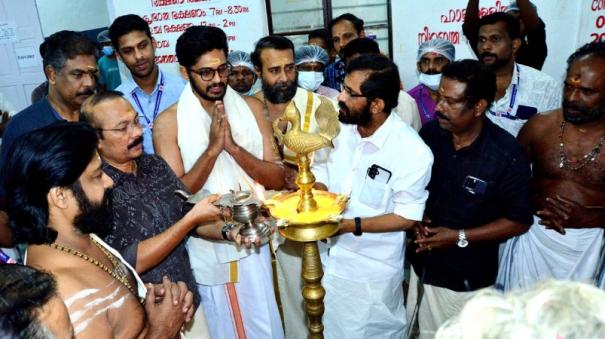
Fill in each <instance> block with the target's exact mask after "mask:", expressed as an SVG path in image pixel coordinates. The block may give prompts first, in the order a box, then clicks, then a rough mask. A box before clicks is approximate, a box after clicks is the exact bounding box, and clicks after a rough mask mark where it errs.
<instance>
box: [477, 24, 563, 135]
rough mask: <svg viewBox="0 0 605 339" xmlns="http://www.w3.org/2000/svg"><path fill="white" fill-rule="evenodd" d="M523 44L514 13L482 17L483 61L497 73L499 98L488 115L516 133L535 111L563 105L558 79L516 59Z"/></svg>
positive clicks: (480, 46)
mask: <svg viewBox="0 0 605 339" xmlns="http://www.w3.org/2000/svg"><path fill="white" fill-rule="evenodd" d="M520 45H521V38H520V35H519V20H518V19H517V18H515V17H514V16H512V15H510V14H507V13H502V12H497V13H493V14H490V15H486V16H484V17H482V18H481V19H480V20H479V40H478V42H477V52H478V57H479V61H481V62H482V63H484V64H486V65H488V66H489V67H490V68H492V70H493V71H494V72H495V73H496V86H497V87H496V88H497V89H496V98H495V100H494V102H493V103H492V105H491V106H490V107H489V108H488V109H487V117H488V118H489V119H490V120H492V121H493V122H494V123H495V124H496V125H498V126H500V127H502V128H504V129H505V130H506V131H507V132H509V133H510V134H512V135H513V136H517V134H518V133H519V130H520V129H521V127H523V124H525V122H526V121H527V119H529V118H530V117H532V116H533V115H534V114H536V113H539V112H545V111H549V110H552V109H555V108H558V107H560V105H561V85H560V84H559V83H558V82H556V81H555V80H554V79H553V78H552V77H551V76H549V75H547V74H546V73H543V72H541V71H538V70H536V69H534V68H531V67H528V66H525V65H521V64H519V63H517V62H515V55H516V54H517V52H518V51H519V46H520Z"/></svg>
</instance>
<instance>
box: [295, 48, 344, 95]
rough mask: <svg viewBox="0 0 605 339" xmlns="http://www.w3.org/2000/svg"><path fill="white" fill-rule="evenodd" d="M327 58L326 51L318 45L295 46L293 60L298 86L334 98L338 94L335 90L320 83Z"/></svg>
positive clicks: (322, 79)
mask: <svg viewBox="0 0 605 339" xmlns="http://www.w3.org/2000/svg"><path fill="white" fill-rule="evenodd" d="M328 60H329V58H328V53H326V51H325V50H324V49H323V48H321V47H319V46H316V45H303V46H301V47H299V48H297V49H296V53H295V57H294V62H295V64H296V70H297V71H298V86H299V87H301V88H304V89H306V90H308V91H311V92H315V93H317V94H320V95H323V96H326V97H328V98H331V99H334V98H336V97H337V96H338V94H339V93H338V91H337V90H335V89H333V88H330V87H326V86H323V85H322V83H323V82H324V69H325V67H326V65H327V64H328Z"/></svg>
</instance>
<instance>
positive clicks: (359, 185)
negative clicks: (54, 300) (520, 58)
mask: <svg viewBox="0 0 605 339" xmlns="http://www.w3.org/2000/svg"><path fill="white" fill-rule="evenodd" d="M399 83H400V80H399V72H398V70H397V66H396V65H395V64H394V63H393V62H392V61H390V60H389V59H388V58H387V57H385V56H382V55H362V56H360V57H358V58H356V59H353V61H351V63H350V64H349V65H348V66H347V76H346V77H345V81H344V84H343V85H344V89H343V91H342V92H341V93H340V96H339V97H338V100H339V102H338V104H339V106H340V112H339V113H340V114H339V120H340V121H341V122H342V125H341V129H340V134H339V135H338V136H337V137H336V138H335V139H334V140H333V143H334V149H331V150H329V156H328V161H327V162H326V163H319V164H315V165H314V166H313V173H314V174H315V176H316V178H317V184H316V186H317V187H316V188H318V189H323V190H329V191H331V192H336V193H343V194H350V200H349V203H348V207H347V209H346V210H345V212H344V219H343V220H342V221H341V222H340V230H339V235H337V236H334V237H332V238H330V239H329V242H328V244H329V248H330V250H329V252H328V253H327V255H326V256H325V258H323V264H324V271H325V275H324V277H323V280H322V284H323V286H324V288H325V290H326V296H325V300H324V304H325V314H324V317H323V323H324V326H325V330H324V332H325V337H326V338H331V339H334V338H358V339H360V338H404V337H406V332H405V329H406V321H405V310H404V307H403V286H402V283H403V262H404V248H405V231H406V230H408V229H411V228H413V227H414V225H415V224H416V222H417V221H419V220H422V213H423V212H424V204H425V201H426V199H427V197H428V192H427V190H426V185H427V184H428V182H429V178H430V174H431V165H432V163H433V156H432V154H431V151H430V150H429V148H428V147H427V146H426V145H425V144H424V143H423V142H422V140H421V139H420V137H419V136H418V134H417V133H416V131H415V130H414V129H412V128H411V127H410V126H409V125H407V124H405V123H404V122H403V121H402V120H401V118H399V116H398V115H396V114H392V113H391V110H392V109H393V108H394V107H396V106H397V97H398V95H399ZM402 146H403V147H405V148H406V154H405V155H406V159H409V160H410V161H403V160H402V157H401V156H402V153H401V150H402ZM407 157H409V158H407ZM412 159H413V161H411V160H412Z"/></svg>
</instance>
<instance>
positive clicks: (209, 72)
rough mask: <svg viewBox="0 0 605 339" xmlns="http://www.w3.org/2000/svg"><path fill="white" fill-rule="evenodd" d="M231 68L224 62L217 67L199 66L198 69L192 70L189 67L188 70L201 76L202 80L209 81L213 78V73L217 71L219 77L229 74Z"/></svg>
mask: <svg viewBox="0 0 605 339" xmlns="http://www.w3.org/2000/svg"><path fill="white" fill-rule="evenodd" d="M231 69H232V67H231V64H229V63H226V64H222V65H220V66H218V68H210V67H204V68H200V69H198V70H194V69H191V68H190V69H189V70H190V71H191V72H193V73H195V74H197V75H199V76H201V77H202V80H204V81H210V80H212V78H214V73H218V76H219V77H221V78H224V77H227V76H229V74H231Z"/></svg>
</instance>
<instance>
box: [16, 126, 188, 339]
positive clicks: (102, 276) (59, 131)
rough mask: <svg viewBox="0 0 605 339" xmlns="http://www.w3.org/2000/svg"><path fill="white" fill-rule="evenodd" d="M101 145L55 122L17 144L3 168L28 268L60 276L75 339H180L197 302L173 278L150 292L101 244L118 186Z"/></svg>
mask: <svg viewBox="0 0 605 339" xmlns="http://www.w3.org/2000/svg"><path fill="white" fill-rule="evenodd" d="M97 144H98V138H97V135H96V132H95V131H94V130H93V129H92V128H91V127H90V126H88V125H86V124H82V123H58V124H53V125H51V126H46V127H43V128H41V129H37V130H35V131H31V132H30V133H27V134H25V135H23V136H21V137H20V138H19V139H18V140H16V141H15V145H14V147H13V152H12V153H11V160H10V162H8V163H7V165H6V168H5V171H6V177H7V183H6V189H7V193H8V194H9V196H10V197H11V199H10V201H9V215H10V218H11V220H10V226H11V228H12V230H13V232H14V235H15V241H16V242H17V243H23V244H27V245H28V247H27V256H26V257H27V262H26V264H27V265H29V266H32V267H34V268H37V269H39V270H44V271H46V272H49V273H51V274H52V275H53V276H54V277H55V279H56V282H57V289H58V294H59V296H60V297H61V299H62V301H63V302H64V303H65V306H67V311H68V312H69V316H70V318H71V322H72V325H73V329H74V334H75V337H76V338H98V337H99V335H101V336H103V337H111V338H174V337H175V336H176V335H177V334H178V333H179V330H180V329H181V327H182V326H183V325H184V323H185V320H186V318H188V317H190V316H191V314H192V310H193V307H192V300H193V296H192V294H191V293H190V292H188V291H187V289H186V287H185V286H184V284H182V283H179V284H178V285H177V284H172V283H170V280H168V278H164V280H163V281H162V286H161V290H156V287H153V285H151V284H150V285H149V286H147V288H148V290H147V291H146V288H145V286H144V285H143V283H142V281H141V280H140V278H139V277H138V275H137V274H136V272H135V271H134V269H133V268H132V267H131V266H130V265H128V263H126V262H125V261H124V259H123V258H122V257H121V256H120V254H119V253H118V252H117V251H115V250H114V249H113V248H111V247H110V246H108V245H107V244H105V243H104V242H103V241H102V240H101V239H100V238H99V236H103V235H104V234H107V231H109V225H110V222H111V221H110V220H109V219H110V217H111V214H110V212H109V211H110V209H111V200H110V197H111V193H110V192H109V189H110V187H111V186H112V184H113V182H112V180H111V179H110V178H109V177H108V176H107V175H105V174H104V173H103V171H102V170H101V159H100V157H99V155H98V154H97V151H96V148H97ZM158 292H159V294H158ZM145 295H146V296H145ZM162 297H163V299H162ZM141 298H144V299H145V306H143V305H142V304H141V302H142V301H143V300H142V299H141Z"/></svg>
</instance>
